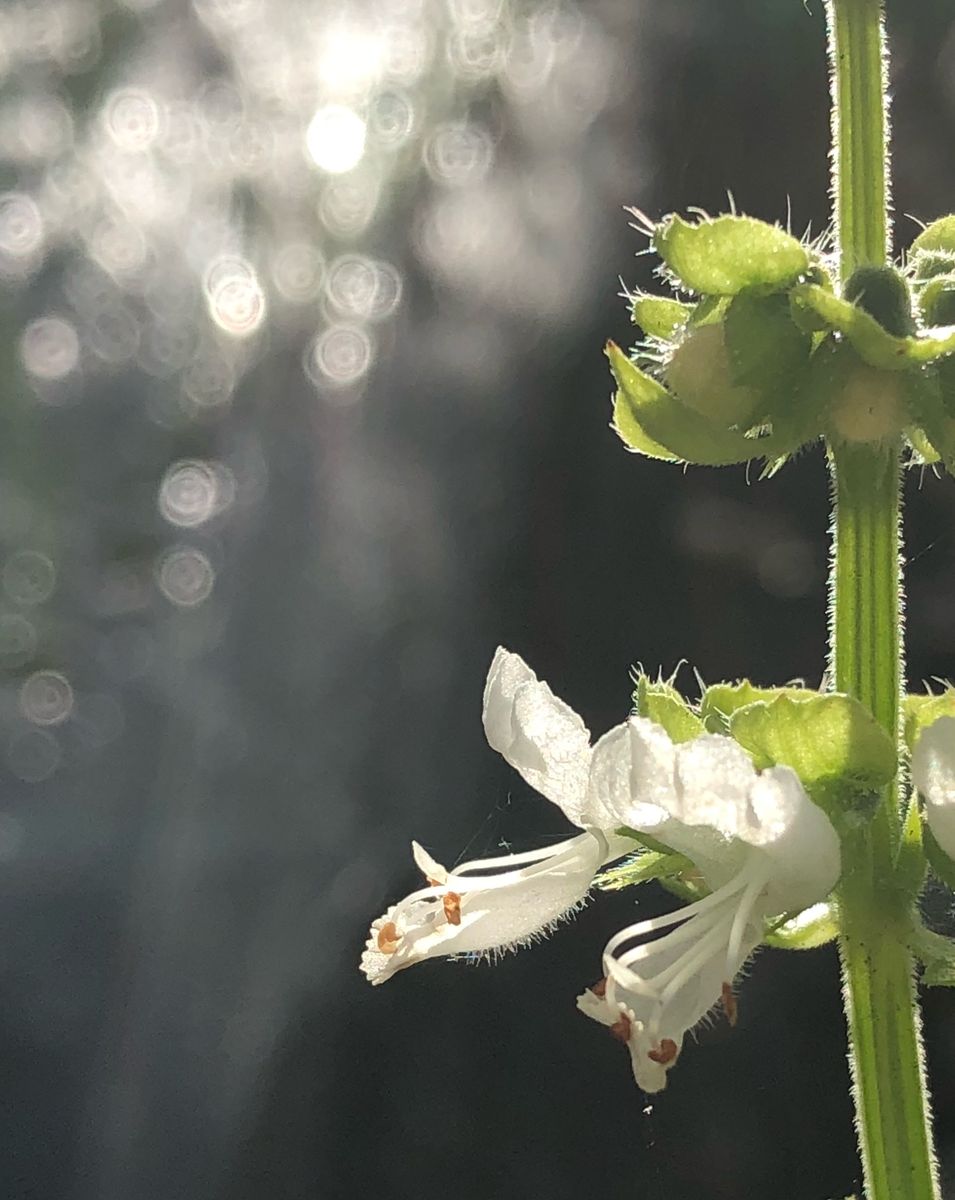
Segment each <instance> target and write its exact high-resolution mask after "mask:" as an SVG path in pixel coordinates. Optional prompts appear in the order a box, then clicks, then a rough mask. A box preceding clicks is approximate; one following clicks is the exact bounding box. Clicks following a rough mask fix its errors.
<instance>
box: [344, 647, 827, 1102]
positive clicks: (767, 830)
mask: <svg viewBox="0 0 955 1200" xmlns="http://www.w3.org/2000/svg"><path fill="white" fill-rule="evenodd" d="M484 728H485V732H486V734H487V739H488V742H489V743H490V745H491V746H492V748H493V749H495V750H497V751H498V752H499V753H500V754H501V755H503V757H504V758H505V759H506V760H507V762H508V763H509V764H510V765H511V766H512V767H514V768H515V769H516V770H517V771H518V772H519V773H520V774H521V775H522V776H523V777H524V779H525V780H527V782H528V783H530V784H531V786H533V787H534V788H536V790H537V791H539V792H540V793H541V794H542V795H544V796H546V797H547V798H548V799H550V800H551V801H553V802H554V803H555V804H556V805H557V806H558V807H559V808H560V809H561V810H562V811H563V813H564V814H565V816H566V817H568V818H569V820H570V821H572V822H573V823H574V824H575V825H576V826H578V827H579V828H580V829H581V830H582V832H581V833H580V834H578V835H577V836H576V837H573V838H570V839H568V840H566V841H563V842H560V843H559V844H557V845H554V846H551V847H548V848H545V849H541V850H535V851H530V852H528V853H525V854H514V855H504V856H501V857H497V858H488V859H481V860H477V861H474V862H469V863H465V864H464V865H462V866H460V867H458V868H456V869H454V870H451V871H449V870H447V869H446V868H445V867H443V866H441V865H440V864H439V863H437V862H435V861H434V860H433V859H432V858H431V857H430V855H428V854H427V853H426V851H424V850H423V849H422V848H421V847H420V846H418V845H414V847H413V851H414V857H415V861H416V862H417V864H418V867H419V868H420V870H421V871H422V873H423V875H424V876H425V879H426V883H427V886H425V887H422V888H420V889H419V890H417V891H415V892H412V893H411V895H409V896H407V897H406V898H405V899H404V900H402V901H401V902H400V903H398V904H397V905H394V906H393V907H391V908H389V909H388V911H387V912H386V913H385V914H384V916H382V917H381V918H379V919H378V920H377V921H375V922H374V924H373V925H372V927H371V934H370V937H369V939H368V943H367V947H366V950H365V953H364V954H363V956H362V963H361V966H362V970H363V972H364V973H365V975H366V976H367V978H368V979H369V980H370V982H371V983H374V984H379V983H383V982H384V981H385V980H386V979H389V978H391V976H392V975H394V974H395V973H396V972H397V971H399V970H402V969H403V968H405V967H408V966H411V965H412V964H414V963H416V962H420V961H422V960H424V959H427V958H432V957H436V956H439V955H475V954H478V955H481V954H495V953H498V952H502V951H504V950H507V949H511V948H514V947H516V946H519V945H522V944H525V943H527V942H528V941H532V940H533V939H535V938H536V937H538V936H540V935H542V934H544V933H546V932H548V931H549V930H551V929H552V928H553V927H554V926H555V925H556V924H557V923H558V922H559V921H560V920H562V919H563V918H565V917H567V916H568V915H569V914H571V913H573V912H574V911H575V909H577V908H578V907H579V906H580V904H581V903H582V902H583V901H584V899H585V898H586V896H587V893H588V892H589V890H590V888H591V886H592V884H593V882H594V878H595V876H596V874H597V872H598V871H599V870H600V868H601V867H602V866H604V865H605V864H607V863H610V862H613V861H615V860H617V859H621V858H623V857H624V856H626V855H628V854H632V853H633V852H634V851H635V850H638V849H639V848H640V839H641V838H642V837H647V838H649V839H652V841H653V842H654V844H657V845H662V846H664V847H666V848H667V850H668V851H669V852H672V855H682V856H684V857H685V859H687V860H689V862H690V863H691V864H692V869H693V879H694V881H695V882H696V884H697V890H698V893H699V892H704V893H705V894H703V895H702V896H701V898H699V899H697V900H695V901H694V902H693V903H690V904H688V905H687V906H686V907H684V908H682V909H680V910H678V911H677V912H675V913H672V914H669V915H667V916H663V917H657V918H654V919H652V920H648V921H640V922H637V923H635V924H633V925H630V926H628V927H627V928H625V929H623V930H621V931H620V932H619V933H617V934H615V935H614V937H612V938H611V939H610V941H609V942H608V943H607V945H606V947H605V949H604V953H603V959H602V978H601V980H600V982H599V983H598V984H596V985H595V986H593V987H592V988H589V989H588V990H587V991H585V992H584V993H583V995H582V996H581V997H580V998H579V1000H578V1006H579V1008H580V1010H581V1011H582V1012H583V1013H585V1014H586V1015H587V1016H590V1017H592V1018H593V1019H594V1020H596V1021H598V1022H600V1023H601V1024H603V1025H605V1026H607V1027H608V1028H609V1029H610V1031H611V1032H612V1034H613V1035H614V1036H615V1037H616V1038H618V1039H619V1040H620V1041H621V1042H623V1043H625V1044H626V1045H627V1047H628V1049H629V1051H630V1056H631V1060H632V1064H633V1072H634V1076H635V1078H636V1080H637V1083H638V1084H639V1085H640V1086H641V1087H642V1088H643V1089H644V1090H645V1091H647V1092H657V1091H660V1090H661V1089H662V1088H663V1087H664V1086H665V1085H666V1078H667V1072H668V1070H669V1069H670V1068H671V1067H672V1066H673V1064H674V1063H675V1062H676V1060H677V1057H678V1055H679V1052H680V1049H681V1047H682V1043H683V1038H684V1035H685V1034H686V1032H687V1031H688V1030H690V1029H692V1028H693V1027H694V1026H695V1025H696V1024H697V1023H698V1022H699V1021H700V1020H702V1018H703V1017H705V1016H706V1014H707V1013H708V1012H709V1011H710V1010H711V1009H712V1008H713V1007H714V1006H715V1005H717V1004H722V1006H723V1009H724V1011H725V1012H726V1015H727V1017H728V1018H729V1019H730V1020H731V1021H733V1020H735V1012H736V1001H735V995H734V992H733V980H734V978H735V977H736V975H737V974H738V973H739V971H740V969H741V967H742V966H743V964H744V963H745V961H746V959H747V958H748V957H749V955H750V954H751V953H752V952H753V950H754V949H755V948H756V946H758V945H759V943H760V942H761V941H762V940H763V937H764V932H765V927H766V922H767V921H768V920H769V919H770V918H772V917H778V916H780V915H781V914H795V913H799V912H801V911H802V910H804V909H807V908H809V907H810V906H812V905H815V904H816V903H818V902H820V901H822V900H824V899H825V897H826V896H827V895H828V893H829V892H830V890H831V889H832V888H833V887H834V885H835V883H836V881H837V879H838V877H839V873H840V850H839V839H838V837H837V835H836V832H835V830H834V828H833V826H832V824H831V823H830V821H829V819H828V818H827V816H826V815H825V814H824V813H823V811H822V810H821V809H820V808H818V807H817V806H816V805H815V804H814V803H813V801H812V800H811V799H810V798H809V796H808V795H807V793H806V791H805V790H804V788H803V786H802V784H801V783H800V780H799V778H798V777H797V775H796V774H795V772H794V771H793V770H792V769H790V768H789V767H787V766H772V767H769V768H767V769H765V770H763V771H757V769H756V767H755V766H754V765H753V761H752V759H751V758H750V757H749V755H748V754H747V753H746V751H745V750H743V748H742V747H741V746H740V745H738V744H737V743H736V742H735V741H734V740H733V739H732V738H730V737H728V736H723V735H720V734H715V733H708V732H702V733H700V734H699V735H698V736H695V737H692V738H691V739H690V740H687V741H684V742H682V743H680V744H676V743H675V742H674V741H673V740H672V739H671V737H670V735H669V734H668V733H667V732H666V730H665V729H664V728H663V727H662V726H661V725H658V724H656V723H654V722H653V721H651V720H648V719H646V718H645V717H640V716H633V717H630V718H629V719H628V720H627V721H625V722H623V723H622V724H620V725H617V726H616V727H615V728H613V729H611V730H610V731H609V732H608V733H606V734H605V735H604V736H603V737H601V738H600V739H599V740H598V741H597V742H596V743H595V744H593V745H592V744H591V739H590V734H589V732H588V730H587V729H586V727H585V725H584V723H583V721H582V720H581V718H580V717H579V716H578V715H577V714H576V713H575V712H573V710H572V709H570V708H569V707H568V706H567V705H566V704H565V703H564V702H563V701H561V700H560V699H558V698H557V697H556V696H555V695H554V694H553V692H552V691H551V690H550V688H549V687H548V686H547V684H546V683H543V682H542V681H540V680H538V678H537V676H536V675H535V674H534V673H533V671H531V669H530V668H529V667H528V666H527V664H526V663H525V662H524V661H523V660H522V659H521V658H520V657H518V656H517V655H516V654H512V653H510V652H508V651H506V650H503V649H499V650H498V651H497V653H496V655H495V657H494V661H493V662H492V664H491V669H490V672H489V674H488V679H487V685H486V688H485V692H484ZM661 857H665V856H661Z"/></svg>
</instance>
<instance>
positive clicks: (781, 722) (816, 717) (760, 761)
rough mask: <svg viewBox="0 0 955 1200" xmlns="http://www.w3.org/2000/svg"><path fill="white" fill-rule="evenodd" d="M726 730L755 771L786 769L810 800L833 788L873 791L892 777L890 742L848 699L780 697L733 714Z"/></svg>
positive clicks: (860, 707)
mask: <svg viewBox="0 0 955 1200" xmlns="http://www.w3.org/2000/svg"><path fill="white" fill-rule="evenodd" d="M729 729H730V734H731V735H732V737H734V738H735V739H736V741H738V742H739V743H740V745H741V746H743V747H745V749H746V750H748V751H749V752H750V754H751V755H752V756H753V761H754V762H755V764H756V766H757V767H759V768H761V769H762V768H765V767H771V766H775V765H777V764H779V763H784V764H785V765H786V766H790V767H792V768H793V770H794V771H795V772H796V774H797V775H798V776H799V778H800V779H801V780H802V782H803V784H804V785H805V787H806V789H807V791H808V792H809V793H810V795H813V793H814V791H816V790H817V789H820V788H823V789H829V788H831V787H832V786H833V785H836V786H839V787H843V788H846V789H848V790H851V791H856V792H874V791H877V790H878V789H879V788H882V787H884V786H885V785H886V784H887V783H889V782H890V781H891V780H892V779H893V777H894V775H895V769H896V754H895V747H894V745H893V744H892V739H891V738H890V737H889V735H888V734H887V733H886V732H885V730H884V729H883V728H882V726H881V725H880V724H879V723H878V721H876V719H875V717H873V716H872V714H871V713H870V712H869V711H868V710H867V709H866V708H864V707H863V705H861V704H860V703H859V701H858V700H854V699H853V698H852V697H851V696H843V695H837V694H834V693H832V694H829V695H816V696H813V697H812V698H811V699H805V700H802V699H794V698H793V697H792V696H787V695H780V696H777V697H776V698H775V699H773V700H771V701H769V702H768V703H766V702H763V701H758V702H757V703H755V704H750V705H747V706H746V707H744V708H740V709H738V710H737V711H736V712H735V713H733V715H732V717H731V718H730V723H729ZM814 798H815V796H814Z"/></svg>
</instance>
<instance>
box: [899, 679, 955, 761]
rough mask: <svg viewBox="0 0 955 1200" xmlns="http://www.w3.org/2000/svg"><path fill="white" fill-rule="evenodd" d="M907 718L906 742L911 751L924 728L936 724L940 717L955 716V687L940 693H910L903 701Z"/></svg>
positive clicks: (903, 710)
mask: <svg viewBox="0 0 955 1200" xmlns="http://www.w3.org/2000/svg"><path fill="white" fill-rule="evenodd" d="M902 712H903V714H904V718H905V743H906V745H907V746H908V748H909V751H910V752H911V751H912V750H914V749H915V743H916V742H917V741H918V740H919V737H920V736H921V734H922V730H923V729H927V728H928V726H929V725H934V724H935V722H936V721H937V720H938V719H939V717H955V688H946V689H945V691H944V692H942V693H940V694H939V695H932V694H931V693H927V694H925V695H909V696H906V697H905V700H904V701H903V708H902Z"/></svg>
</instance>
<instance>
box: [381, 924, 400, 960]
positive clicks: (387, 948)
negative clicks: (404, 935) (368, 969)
mask: <svg viewBox="0 0 955 1200" xmlns="http://www.w3.org/2000/svg"><path fill="white" fill-rule="evenodd" d="M400 941H401V935H400V934H399V933H398V926H397V925H396V924H395V923H394V921H386V922H385V923H384V925H382V927H381V928H380V929H379V930H378V949H379V950H380V951H381V952H382V954H394V952H395V951H396V950H397V949H398V943H399V942H400Z"/></svg>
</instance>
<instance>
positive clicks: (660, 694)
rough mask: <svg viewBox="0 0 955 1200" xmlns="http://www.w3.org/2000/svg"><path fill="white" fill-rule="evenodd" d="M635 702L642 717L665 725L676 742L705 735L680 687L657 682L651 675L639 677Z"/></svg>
mask: <svg viewBox="0 0 955 1200" xmlns="http://www.w3.org/2000/svg"><path fill="white" fill-rule="evenodd" d="M633 702H634V705H635V707H636V710H637V713H638V715H639V716H641V717H646V718H647V720H648V721H653V722H654V723H655V724H656V725H661V726H662V727H663V728H664V729H665V730H666V732H667V733H668V734H669V735H670V739H671V740H672V741H674V742H677V743H679V742H689V741H691V740H692V739H693V738H695V737H699V736H700V734H701V733H703V732H704V729H703V722H702V721H701V720H700V718H699V717H698V716H697V715H696V713H695V712H693V711H692V710H691V708H690V706H689V705H688V704H687V702H686V701H685V700H684V699H683V697H682V696H681V695H680V693H679V692H678V691H677V690H676V688H675V687H673V685H672V684H670V683H666V682H664V681H663V680H658V681H657V682H656V683H654V682H653V681H652V680H650V679H649V678H648V676H646V675H644V674H642V673H641V674H640V675H638V676H637V690H636V691H635V692H634V694H633Z"/></svg>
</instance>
